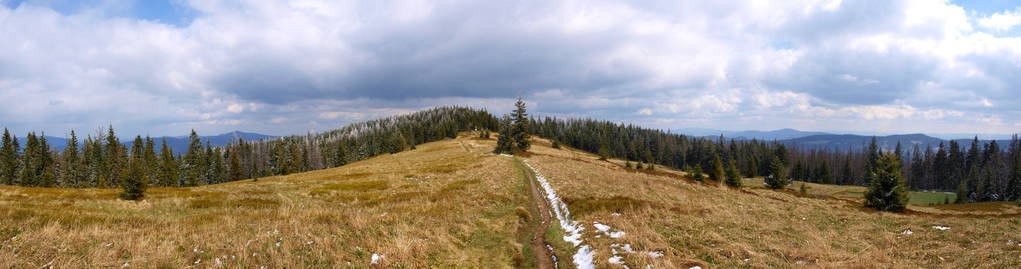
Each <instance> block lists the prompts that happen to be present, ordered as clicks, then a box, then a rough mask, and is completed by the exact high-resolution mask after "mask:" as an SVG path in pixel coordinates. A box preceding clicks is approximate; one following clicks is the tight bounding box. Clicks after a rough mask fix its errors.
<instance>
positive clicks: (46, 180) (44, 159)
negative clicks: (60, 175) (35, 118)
mask: <svg viewBox="0 0 1021 269" xmlns="http://www.w3.org/2000/svg"><path fill="white" fill-rule="evenodd" d="M36 154H37V158H39V159H38V162H39V163H38V165H39V172H38V174H37V176H38V180H39V183H38V186H40V187H44V188H52V187H55V186H56V185H57V175H56V171H54V165H53V152H52V151H50V144H49V143H48V142H47V140H46V133H42V134H41V135H40V136H39V148H38V152H37V153H36Z"/></svg>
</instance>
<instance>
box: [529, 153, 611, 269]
mask: <svg viewBox="0 0 1021 269" xmlns="http://www.w3.org/2000/svg"><path fill="white" fill-rule="evenodd" d="M523 163H524V164H525V166H528V169H532V172H533V173H535V180H536V181H539V185H540V186H542V189H543V191H544V192H545V193H546V201H547V202H549V204H550V207H551V208H553V210H552V211H553V214H554V215H555V216H556V218H557V221H559V222H560V228H561V229H563V230H564V232H566V233H567V234H569V235H568V236H564V241H567V242H571V243H572V244H574V246H576V247H577V246H579V245H581V243H582V240H581V232H582V231H583V230H585V228H584V227H582V225H580V224H578V222H577V221H574V220H572V219H571V211H570V210H568V208H567V204H564V203H563V202H562V201H561V200H560V196H557V192H556V191H555V190H553V185H551V184H550V183H549V180H546V177H544V176H542V173H540V172H539V170H538V169H535V167H533V166H532V164H530V163H528V160H524V161H523ZM594 256H595V251H594V250H592V249H591V248H589V246H588V245H581V247H580V248H578V252H577V253H575V254H574V256H572V257H573V258H574V264H575V265H577V267H578V268H595V265H594V264H593V263H592V259H593V257H594Z"/></svg>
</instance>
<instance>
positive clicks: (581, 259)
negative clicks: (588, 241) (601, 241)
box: [573, 245, 596, 269]
mask: <svg viewBox="0 0 1021 269" xmlns="http://www.w3.org/2000/svg"><path fill="white" fill-rule="evenodd" d="M595 256H596V252H595V251H593V250H592V248H589V246H588V245H584V246H581V248H579V249H578V253H575V254H574V256H573V258H574V265H575V266H577V268H578V269H595V268H596V266H595V264H594V263H593V261H592V259H594V258H595Z"/></svg>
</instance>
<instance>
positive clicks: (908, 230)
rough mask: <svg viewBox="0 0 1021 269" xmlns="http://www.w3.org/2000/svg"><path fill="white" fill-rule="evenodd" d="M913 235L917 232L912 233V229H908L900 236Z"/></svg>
mask: <svg viewBox="0 0 1021 269" xmlns="http://www.w3.org/2000/svg"><path fill="white" fill-rule="evenodd" d="M913 233H915V232H912V231H911V229H907V230H904V231H903V232H900V234H913Z"/></svg>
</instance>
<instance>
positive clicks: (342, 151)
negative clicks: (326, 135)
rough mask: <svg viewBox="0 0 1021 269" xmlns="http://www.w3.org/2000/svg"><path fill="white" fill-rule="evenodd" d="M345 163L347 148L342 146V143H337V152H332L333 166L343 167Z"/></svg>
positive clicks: (346, 160)
mask: <svg viewBox="0 0 1021 269" xmlns="http://www.w3.org/2000/svg"><path fill="white" fill-rule="evenodd" d="M347 162H348V156H347V146H345V145H344V141H337V150H335V151H333V166H334V167H339V166H343V165H345V164H347Z"/></svg>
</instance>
